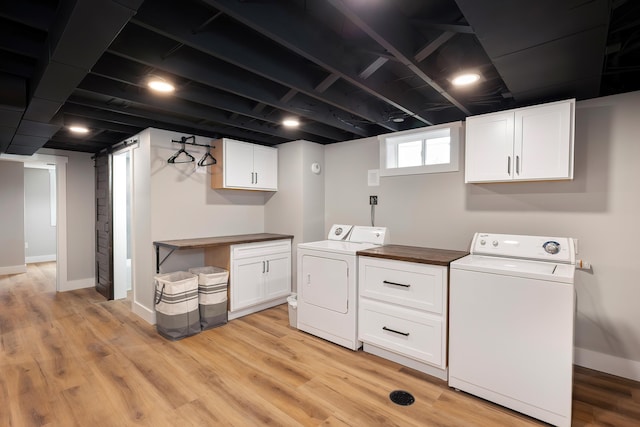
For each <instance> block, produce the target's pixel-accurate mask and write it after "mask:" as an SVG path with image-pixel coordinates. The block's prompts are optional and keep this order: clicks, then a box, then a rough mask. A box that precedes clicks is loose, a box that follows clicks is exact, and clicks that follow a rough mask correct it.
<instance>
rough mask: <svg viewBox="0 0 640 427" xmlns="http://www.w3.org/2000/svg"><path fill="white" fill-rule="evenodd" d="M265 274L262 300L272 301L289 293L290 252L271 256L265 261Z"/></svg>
mask: <svg viewBox="0 0 640 427" xmlns="http://www.w3.org/2000/svg"><path fill="white" fill-rule="evenodd" d="M266 262H267V274H266V276H265V283H264V298H265V299H272V298H279V297H283V296H287V295H289V293H290V292H291V252H288V253H285V254H277V255H272V256H270V257H268V258H267V259H266Z"/></svg>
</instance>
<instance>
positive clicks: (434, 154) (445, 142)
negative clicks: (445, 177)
mask: <svg viewBox="0 0 640 427" xmlns="http://www.w3.org/2000/svg"><path fill="white" fill-rule="evenodd" d="M461 130H462V122H454V123H447V124H444V125H438V126H429V127H426V128H420V129H411V130H407V131H402V132H395V133H389V134H386V135H380V136H379V137H378V138H379V140H380V176H394V175H413V174H423V173H440V172H455V171H458V170H459V163H460V162H459V157H460V133H461Z"/></svg>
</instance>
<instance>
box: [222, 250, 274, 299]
mask: <svg viewBox="0 0 640 427" xmlns="http://www.w3.org/2000/svg"><path fill="white" fill-rule="evenodd" d="M266 270H267V268H266V262H265V261H264V258H262V257H259V258H258V257H256V258H246V259H241V260H237V261H234V263H233V272H232V274H231V289H230V292H231V307H230V309H231V311H234V310H238V309H241V308H245V307H249V306H251V305H254V304H258V303H260V302H262V301H263V299H264V276H265V274H266Z"/></svg>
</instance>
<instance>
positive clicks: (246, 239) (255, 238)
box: [153, 233, 293, 249]
mask: <svg viewBox="0 0 640 427" xmlns="http://www.w3.org/2000/svg"><path fill="white" fill-rule="evenodd" d="M280 239H293V236H291V235H289V234H273V233H257V234H239V235H236V236H219V237H202V238H198V239H180V240H163V241H160V242H153V244H154V245H156V246H162V247H165V248H170V249H202V248H211V247H215V246H229V245H238V244H241V243H256V242H266V241H269V240H280Z"/></svg>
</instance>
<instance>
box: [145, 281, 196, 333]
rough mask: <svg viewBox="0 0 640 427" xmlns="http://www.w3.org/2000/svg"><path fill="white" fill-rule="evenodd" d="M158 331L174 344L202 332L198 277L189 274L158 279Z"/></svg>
mask: <svg viewBox="0 0 640 427" xmlns="http://www.w3.org/2000/svg"><path fill="white" fill-rule="evenodd" d="M155 286H156V292H155V300H154V302H155V308H156V329H157V331H158V333H159V334H160V335H162V336H163V337H165V338H168V339H170V340H178V339H180V338H184V337H188V336H191V335H195V334H197V333H198V332H200V314H199V310H198V276H196V275H194V274H191V273H188V272H186V271H176V272H173V273H167V274H159V275H157V276H155Z"/></svg>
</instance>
